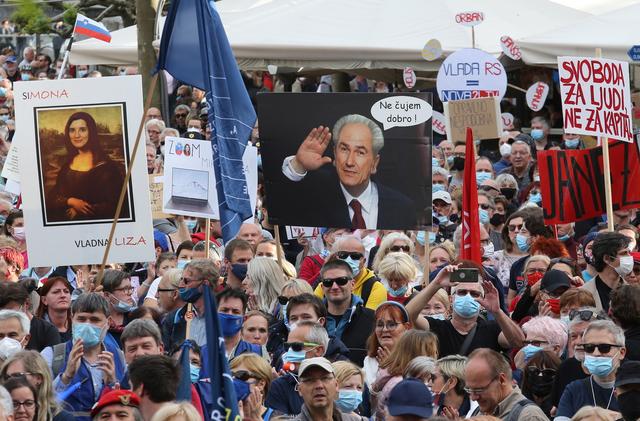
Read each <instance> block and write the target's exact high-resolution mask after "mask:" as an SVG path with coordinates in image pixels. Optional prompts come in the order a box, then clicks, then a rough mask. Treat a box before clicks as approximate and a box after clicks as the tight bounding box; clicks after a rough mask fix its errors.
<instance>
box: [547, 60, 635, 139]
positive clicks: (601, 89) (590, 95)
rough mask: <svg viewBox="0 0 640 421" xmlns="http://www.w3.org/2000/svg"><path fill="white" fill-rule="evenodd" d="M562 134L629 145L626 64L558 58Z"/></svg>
mask: <svg viewBox="0 0 640 421" xmlns="http://www.w3.org/2000/svg"><path fill="white" fill-rule="evenodd" d="M558 72H559V79H560V95H561V100H562V115H563V121H564V130H565V132H567V133H576V134H584V135H591V136H602V137H607V138H610V139H618V140H623V141H626V142H633V126H632V120H631V114H632V108H631V93H630V90H629V64H628V63H627V62H623V61H617V60H609V59H604V58H593V57H558Z"/></svg>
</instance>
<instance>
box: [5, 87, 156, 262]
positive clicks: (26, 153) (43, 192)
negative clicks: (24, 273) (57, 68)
mask: <svg viewBox="0 0 640 421" xmlns="http://www.w3.org/2000/svg"><path fill="white" fill-rule="evenodd" d="M15 110H16V125H17V126H19V127H20V133H22V134H21V135H20V138H19V139H16V141H17V142H18V143H19V149H18V150H19V152H18V161H19V163H20V180H21V189H22V200H23V212H24V219H25V230H26V231H27V232H28V233H29V234H28V235H29V242H28V243H27V251H28V253H29V262H30V263H31V264H33V265H35V266H59V265H74V264H81V263H85V264H86V263H100V262H101V261H102V257H103V255H104V251H105V248H106V246H107V242H108V238H109V232H110V230H111V225H112V223H113V220H114V218H115V215H116V209H117V204H118V199H119V197H120V192H121V190H122V187H123V184H124V180H125V174H126V173H127V171H128V169H129V167H131V178H130V180H129V183H128V184H127V186H126V190H125V195H124V201H123V206H122V208H121V210H120V212H119V214H118V224H117V226H116V230H115V233H114V237H113V241H112V245H111V249H110V252H109V259H110V260H113V261H149V260H153V258H154V247H153V246H154V242H153V223H152V218H151V207H150V201H149V183H148V175H147V171H146V162H145V151H144V147H139V148H138V151H137V155H136V158H135V160H134V159H133V157H132V153H133V149H134V148H133V147H134V143H135V139H136V134H137V128H138V125H139V123H140V121H141V119H142V115H143V109H142V81H141V78H140V77H139V76H131V77H118V78H89V79H69V80H47V81H33V82H31V81H24V82H21V83H19V84H16V86H15ZM144 141H145V140H144V135H143V138H142V139H141V142H142V145H143V146H144Z"/></svg>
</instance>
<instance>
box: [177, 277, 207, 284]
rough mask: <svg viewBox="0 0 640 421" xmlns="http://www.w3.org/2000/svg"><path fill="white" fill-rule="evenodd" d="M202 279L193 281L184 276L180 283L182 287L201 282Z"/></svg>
mask: <svg viewBox="0 0 640 421" xmlns="http://www.w3.org/2000/svg"><path fill="white" fill-rule="evenodd" d="M201 281H202V279H193V278H185V277H184V276H183V277H182V278H180V283H181V284H182V285H189V284H195V283H196V282H201Z"/></svg>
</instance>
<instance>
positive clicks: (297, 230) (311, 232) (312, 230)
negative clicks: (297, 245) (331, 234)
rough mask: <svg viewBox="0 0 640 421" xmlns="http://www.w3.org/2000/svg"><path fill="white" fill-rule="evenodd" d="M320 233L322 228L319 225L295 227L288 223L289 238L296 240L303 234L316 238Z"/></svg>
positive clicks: (305, 236) (306, 236) (303, 235)
mask: <svg viewBox="0 0 640 421" xmlns="http://www.w3.org/2000/svg"><path fill="white" fill-rule="evenodd" d="M318 235H320V228H317V227H294V226H289V225H287V238H288V239H289V240H295V239H296V238H298V237H300V236H302V237H304V238H316V237H317V236H318Z"/></svg>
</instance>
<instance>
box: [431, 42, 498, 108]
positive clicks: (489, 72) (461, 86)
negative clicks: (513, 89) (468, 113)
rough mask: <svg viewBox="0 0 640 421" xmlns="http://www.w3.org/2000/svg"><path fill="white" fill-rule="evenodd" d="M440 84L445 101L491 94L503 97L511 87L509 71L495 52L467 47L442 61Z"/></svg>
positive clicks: (441, 95)
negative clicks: (492, 53) (490, 52)
mask: <svg viewBox="0 0 640 421" xmlns="http://www.w3.org/2000/svg"><path fill="white" fill-rule="evenodd" d="M436 86H437V88H438V95H440V100H441V101H442V102H446V101H449V100H454V101H457V100H461V99H473V98H483V97H490V96H495V97H498V99H502V97H503V96H504V94H505V92H506V90H507V72H506V71H505V69H504V67H503V66H502V64H501V63H500V62H499V61H498V60H497V59H496V58H495V57H493V56H492V55H491V54H488V53H486V52H484V51H482V50H478V49H475V48H463V49H462V50H458V51H456V52H455V53H453V54H451V55H450V56H449V57H447V58H446V59H445V60H444V61H443V62H442V65H441V66H440V70H439V71H438V78H437V81H436Z"/></svg>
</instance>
